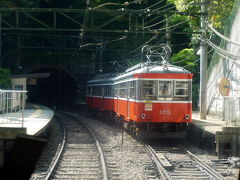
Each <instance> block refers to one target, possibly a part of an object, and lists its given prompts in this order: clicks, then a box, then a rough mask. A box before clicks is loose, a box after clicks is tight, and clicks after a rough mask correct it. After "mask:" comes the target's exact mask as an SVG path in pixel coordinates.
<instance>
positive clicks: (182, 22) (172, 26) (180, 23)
mask: <svg viewBox="0 0 240 180" xmlns="http://www.w3.org/2000/svg"><path fill="white" fill-rule="evenodd" d="M186 22H189V19H188V20H185V21H181V22H179V23H177V24H174V25H171V26H168V28H174V27H178V26H179V25H182V24H184V23H186ZM166 28H167V27H164V28H161V29H151V31H161V30H165V29H166Z"/></svg>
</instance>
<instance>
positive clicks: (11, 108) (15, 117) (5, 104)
mask: <svg viewBox="0 0 240 180" xmlns="http://www.w3.org/2000/svg"><path fill="white" fill-rule="evenodd" d="M26 93H27V91H21V90H1V89H0V124H21V127H23V126H24V109H25V105H26Z"/></svg>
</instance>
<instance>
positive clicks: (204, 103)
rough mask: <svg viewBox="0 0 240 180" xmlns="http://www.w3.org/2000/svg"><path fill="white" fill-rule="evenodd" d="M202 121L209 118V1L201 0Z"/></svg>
mask: <svg viewBox="0 0 240 180" xmlns="http://www.w3.org/2000/svg"><path fill="white" fill-rule="evenodd" d="M201 13H202V16H201V30H202V37H201V55H200V119H206V118H207V59H208V55H207V43H206V38H207V36H206V33H207V29H206V19H207V0H201Z"/></svg>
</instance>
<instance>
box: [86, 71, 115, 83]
mask: <svg viewBox="0 0 240 180" xmlns="http://www.w3.org/2000/svg"><path fill="white" fill-rule="evenodd" d="M117 75H118V74H117V73H104V74H99V75H97V76H95V77H94V78H93V79H92V80H90V81H88V84H99V83H102V82H103V81H104V82H105V83H107V84H111V83H113V82H114V80H115V78H116V76H117Z"/></svg>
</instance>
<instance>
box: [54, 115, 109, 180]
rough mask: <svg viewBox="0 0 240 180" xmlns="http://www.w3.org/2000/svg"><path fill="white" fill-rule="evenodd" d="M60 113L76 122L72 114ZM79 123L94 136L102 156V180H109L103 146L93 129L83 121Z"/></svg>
mask: <svg viewBox="0 0 240 180" xmlns="http://www.w3.org/2000/svg"><path fill="white" fill-rule="evenodd" d="M58 112H59V113H62V114H64V115H66V116H69V117H71V118H72V119H74V120H76V119H75V118H74V117H73V116H71V115H70V114H68V113H66V112H62V111H58ZM77 121H78V122H80V123H81V124H82V125H83V126H84V127H85V128H86V129H87V130H88V131H89V133H90V134H91V135H92V137H93V139H94V140H95V143H96V146H97V149H98V152H99V154H100V160H101V169H102V174H103V178H102V179H103V180H108V174H107V167H106V163H105V160H104V156H103V151H102V148H101V145H100V143H99V141H98V139H97V137H96V136H95V134H94V131H93V130H92V128H91V127H90V126H88V125H87V124H86V123H84V122H83V121H81V120H77Z"/></svg>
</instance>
